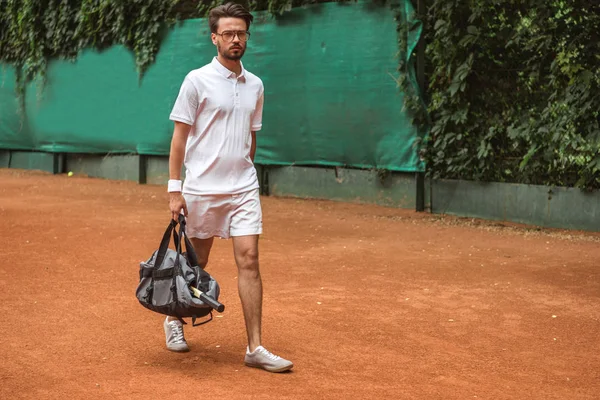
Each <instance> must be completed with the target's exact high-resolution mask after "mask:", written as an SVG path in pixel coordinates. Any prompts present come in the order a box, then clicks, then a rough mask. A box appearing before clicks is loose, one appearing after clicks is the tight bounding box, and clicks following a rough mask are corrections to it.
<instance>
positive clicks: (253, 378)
mask: <svg viewBox="0 0 600 400" xmlns="http://www.w3.org/2000/svg"><path fill="white" fill-rule="evenodd" d="M262 202H263V210H264V228H265V234H264V235H263V236H262V238H261V240H260V260H261V273H262V278H263V284H264V310H263V313H264V317H263V342H264V345H265V346H266V347H267V348H268V349H270V350H271V351H273V352H274V353H277V354H280V355H282V356H284V357H286V358H289V359H291V360H292V361H294V363H295V367H294V369H293V371H292V372H291V373H285V374H271V373H268V372H265V371H262V370H258V369H253V368H248V367H245V366H244V365H243V355H244V351H245V346H246V335H245V330H244V322H243V316H242V312H241V305H240V301H239V297H238V294H237V281H236V267H235V265H234V262H233V255H232V248H231V241H227V240H216V241H215V245H214V247H213V252H212V254H211V258H210V261H209V264H208V267H207V271H209V272H210V273H211V274H212V275H213V276H214V277H215V279H217V281H218V282H219V284H220V286H221V297H220V300H221V301H222V302H223V303H224V304H225V305H226V310H225V312H224V313H223V314H215V315H217V316H218V317H217V318H215V319H214V320H213V321H212V322H210V323H209V324H206V325H203V326H200V327H195V328H192V327H191V324H190V326H188V327H186V331H185V332H186V338H187V340H188V343H189V345H190V347H191V352H189V353H185V354H177V353H172V352H169V351H167V350H166V349H165V339H164V333H163V327H162V322H163V317H162V316H161V315H159V314H155V313H153V312H151V311H149V310H146V309H144V308H143V307H142V306H141V305H140V304H139V303H138V302H137V299H136V297H135V288H136V285H137V282H138V268H139V262H140V261H142V260H145V259H147V258H148V257H150V255H151V254H152V252H153V251H154V250H155V249H156V248H157V247H158V244H159V242H160V238H161V236H162V234H163V232H164V229H165V228H166V225H167V223H168V221H169V212H168V208H167V195H166V188H165V187H164V186H160V187H159V186H150V185H147V186H145V185H138V184H136V183H133V182H118V181H108V180H102V179H91V178H86V177H78V176H74V177H67V176H66V175H57V176H53V175H48V174H45V173H41V172H31V171H19V170H6V169H4V170H0V254H1V256H2V262H1V263H0V315H1V316H2V324H0V363H1V364H0V399H6V400H8V399H66V400H74V399H144V400H150V399H223V400H225V399H427V400H430V399H493V400H498V399H561V400H566V399H568V400H573V399H598V398H600V320H599V319H600V235H597V234H592V233H587V234H585V233H578V232H566V231H557V230H552V231H550V230H536V229H532V228H526V227H517V226H512V225H510V226H509V225H508V224H499V223H491V222H482V221H472V220H469V219H458V218H451V217H441V216H434V215H430V214H418V213H415V212H413V211H411V210H398V209H390V208H383V207H376V206H365V205H357V204H343V203H336V202H328V201H309V200H299V199H282V198H272V197H265V198H263V199H262Z"/></svg>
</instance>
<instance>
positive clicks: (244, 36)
mask: <svg viewBox="0 0 600 400" xmlns="http://www.w3.org/2000/svg"><path fill="white" fill-rule="evenodd" d="M215 35H219V36H221V37H222V38H223V40H224V41H226V42H233V39H234V38H235V37H236V35H237V37H238V38H239V39H240V41H241V42H247V41H248V39H250V32H248V31H223V32H222V33H215Z"/></svg>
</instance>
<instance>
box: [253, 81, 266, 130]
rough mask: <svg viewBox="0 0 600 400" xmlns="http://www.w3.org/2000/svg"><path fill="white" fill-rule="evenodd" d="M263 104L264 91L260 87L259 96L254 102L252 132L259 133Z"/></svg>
mask: <svg viewBox="0 0 600 400" xmlns="http://www.w3.org/2000/svg"><path fill="white" fill-rule="evenodd" d="M264 102H265V90H264V88H262V87H261V91H260V95H259V96H258V100H257V101H256V107H255V108H254V114H252V128H251V130H252V131H260V130H261V128H262V114H263V104H264Z"/></svg>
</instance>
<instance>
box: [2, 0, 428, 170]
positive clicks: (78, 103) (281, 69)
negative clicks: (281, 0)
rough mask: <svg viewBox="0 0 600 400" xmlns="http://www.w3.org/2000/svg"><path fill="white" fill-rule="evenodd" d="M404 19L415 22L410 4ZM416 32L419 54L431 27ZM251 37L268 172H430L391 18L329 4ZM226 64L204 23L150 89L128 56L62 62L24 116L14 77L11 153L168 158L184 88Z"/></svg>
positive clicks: (249, 56)
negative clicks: (189, 78) (408, 103)
mask: <svg viewBox="0 0 600 400" xmlns="http://www.w3.org/2000/svg"><path fill="white" fill-rule="evenodd" d="M405 9H406V10H407V14H406V15H410V11H412V7H411V5H410V0H405ZM407 23H408V24H410V27H411V31H410V34H409V48H413V47H414V45H415V44H416V41H417V40H418V38H419V35H420V29H421V26H420V24H417V23H415V22H414V21H407ZM251 32H252V36H251V39H250V41H249V42H248V50H247V52H246V55H245V56H244V59H243V62H244V66H245V67H246V68H247V69H248V70H249V71H251V72H253V73H255V74H256V75H258V76H259V77H260V78H261V79H262V80H263V82H264V85H265V108H264V114H263V129H262V130H261V131H260V132H259V133H258V139H257V142H258V149H257V154H256V162H257V163H258V164H265V165H293V164H294V165H331V166H350V167H359V168H386V169H390V170H396V171H420V170H422V169H423V166H422V165H421V162H420V161H419V158H418V156H417V152H416V150H415V147H414V144H415V140H417V138H418V132H417V130H416V128H415V127H413V126H412V125H411V123H410V119H409V118H408V116H407V115H406V113H405V112H404V111H403V98H402V93H401V92H400V91H399V88H398V86H397V83H396V80H395V79H396V78H397V77H398V73H397V66H398V61H399V60H398V58H397V57H398V37H397V35H398V34H397V23H396V21H395V20H394V14H393V12H392V11H391V10H390V8H389V7H383V6H375V5H372V4H370V3H360V2H359V3H351V4H340V3H328V4H320V5H314V6H309V7H304V8H297V9H294V10H292V11H290V12H288V13H286V14H284V15H283V16H278V17H277V18H273V17H269V16H268V15H267V14H266V13H256V19H255V23H254V24H253V26H252V27H251ZM215 54H216V50H215V47H214V45H213V44H212V42H211V41H210V37H209V30H208V24H207V21H206V20H205V19H196V20H187V21H185V22H183V23H181V24H178V25H176V26H175V27H173V28H172V30H171V31H170V32H169V34H168V35H167V37H166V39H165V41H164V42H163V43H162V45H161V50H160V52H159V54H158V56H157V59H156V63H155V64H154V65H153V66H152V67H151V68H150V69H149V70H148V72H147V73H146V75H145V76H144V78H143V80H142V81H141V82H140V81H139V79H138V75H137V72H136V70H135V61H134V58H133V55H132V54H131V53H130V52H129V51H128V50H126V49H125V48H123V47H120V46H115V47H112V48H110V49H108V50H106V51H104V52H101V53H98V52H94V51H86V52H84V53H83V54H82V55H81V57H80V58H79V59H78V60H77V62H75V63H70V62H66V61H55V62H53V63H51V65H50V69H49V71H48V82H47V85H46V87H45V88H44V90H43V91H40V90H39V89H38V87H37V85H36V84H35V83H32V84H31V85H29V87H28V89H27V93H26V108H25V115H24V116H22V115H20V114H19V113H18V107H17V106H18V103H17V99H16V97H15V92H14V86H15V84H14V70H13V69H11V68H10V67H6V66H4V67H3V68H2V69H0V73H2V76H1V78H2V79H1V80H0V148H6V149H33V150H41V151H50V152H78V153H108V152H110V153H139V154H147V155H168V153H169V144H170V138H171V134H172V130H173V123H172V122H171V121H169V113H170V111H171V107H172V106H173V103H174V101H175V98H176V97H177V94H178V91H179V87H180V85H181V82H182V81H183V78H184V77H185V75H186V74H187V73H188V72H189V71H190V70H192V69H196V68H199V67H201V66H203V65H204V64H207V63H209V62H210V61H211V59H212V57H213V56H214V55H215ZM413 83H414V82H413Z"/></svg>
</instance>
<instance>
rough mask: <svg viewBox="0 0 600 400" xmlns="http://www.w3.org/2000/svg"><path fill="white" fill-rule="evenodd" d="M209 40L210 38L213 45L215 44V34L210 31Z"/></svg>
mask: <svg viewBox="0 0 600 400" xmlns="http://www.w3.org/2000/svg"><path fill="white" fill-rule="evenodd" d="M210 40H212V42H213V44H214V45H215V46H216V45H217V35H215V34H214V33H211V34H210Z"/></svg>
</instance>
